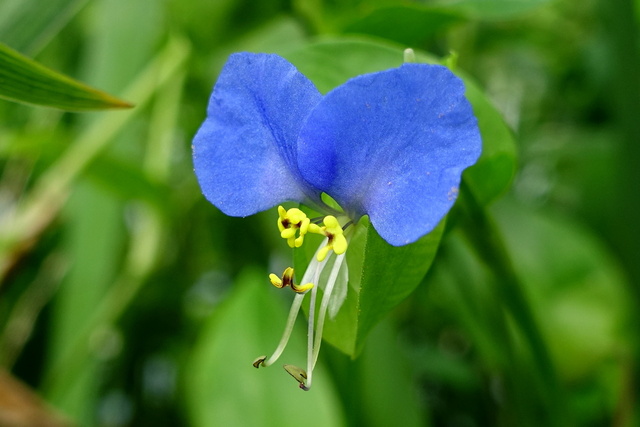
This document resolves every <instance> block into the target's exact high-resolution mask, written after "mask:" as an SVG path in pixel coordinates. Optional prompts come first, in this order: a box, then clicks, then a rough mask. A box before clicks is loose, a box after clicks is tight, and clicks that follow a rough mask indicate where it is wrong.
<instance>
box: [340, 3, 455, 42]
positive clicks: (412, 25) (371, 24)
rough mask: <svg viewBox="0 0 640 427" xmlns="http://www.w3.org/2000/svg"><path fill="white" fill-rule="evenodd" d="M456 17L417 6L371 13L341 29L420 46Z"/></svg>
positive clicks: (451, 22) (442, 10)
mask: <svg viewBox="0 0 640 427" xmlns="http://www.w3.org/2000/svg"><path fill="white" fill-rule="evenodd" d="M462 20H463V18H462V16H461V15H460V14H456V13H454V12H450V11H448V10H445V9H434V8H433V7H426V6H423V5H418V4H407V5H404V6H393V7H383V8H379V9H375V10H373V11H372V12H371V13H369V14H367V15H365V16H364V17H362V18H361V19H359V20H357V21H355V22H352V23H350V24H349V25H348V26H346V27H345V28H344V32H346V33H360V34H368V35H372V36H377V37H381V38H385V39H388V40H393V41H395V42H398V43H403V44H406V45H408V46H419V45H423V44H424V42H425V41H427V40H428V39H429V38H431V37H433V36H434V35H435V34H436V33H438V32H440V31H442V30H444V29H445V28H447V27H449V26H451V25H452V24H455V23H457V22H460V21H462Z"/></svg>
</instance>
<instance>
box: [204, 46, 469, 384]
mask: <svg viewBox="0 0 640 427" xmlns="http://www.w3.org/2000/svg"><path fill="white" fill-rule="evenodd" d="M480 151H481V140H480V133H479V131H478V126H477V121H476V118H475V117H474V115H473V111H472V109H471V105H470V104H469V102H468V101H467V99H466V98H465V97H464V85H463V84H462V81H461V80H460V79H458V78H457V77H456V76H454V75H453V73H451V72H450V71H449V70H448V69H447V68H445V67H442V66H439V65H427V64H404V65H402V66H401V67H398V68H394V69H391V70H387V71H381V72H378V73H372V74H366V75H362V76H359V77H356V78H353V79H351V80H349V81H347V82H346V83H344V84H343V85H341V86H338V87H337V88H335V89H334V90H332V91H330V92H329V93H327V94H326V95H322V94H321V93H320V92H318V90H317V89H316V88H315V86H314V85H313V83H311V81H310V80H309V79H307V78H306V77H305V76H304V75H302V74H301V73H300V72H299V71H298V70H296V68H295V67H294V66H293V65H291V64H290V63H289V62H287V61H286V60H285V59H283V58H281V57H279V56H277V55H266V54H252V53H239V54H234V55H232V56H231V57H230V58H229V60H228V62H227V64H226V65H225V66H224V68H223V70H222V72H221V74H220V77H219V78H218V82H217V83H216V85H215V87H214V89H213V94H212V95H211V100H210V101H209V107H208V112H207V118H206V120H205V121H204V123H203V124H202V126H201V127H200V130H199V131H198V133H197V134H196V136H195V138H194V141H193V158H194V165H195V172H196V175H197V177H198V181H199V183H200V186H201V188H202V191H203V193H204V195H205V196H206V198H207V199H208V200H209V201H210V202H211V203H213V204H214V205H215V206H217V207H218V208H219V209H220V210H222V212H224V213H225V214H227V215H232V216H247V215H252V214H254V213H257V212H260V211H262V210H265V209H269V208H271V207H274V206H276V205H279V204H280V203H282V202H285V201H294V202H299V203H302V204H306V205H308V206H310V207H312V208H314V209H315V210H316V211H318V212H322V213H325V214H328V215H326V216H325V217H324V218H323V219H310V218H308V217H307V216H306V214H305V213H304V212H303V211H302V210H300V209H297V208H291V209H289V210H285V209H284V208H283V207H282V206H279V207H278V220H277V225H278V229H279V231H280V235H281V237H283V238H284V239H286V240H287V243H288V244H289V246H291V247H299V246H301V245H302V244H303V241H304V237H305V234H307V233H316V234H322V235H324V236H325V237H326V238H325V239H324V241H323V243H322V244H321V245H320V247H319V248H318V250H317V251H316V256H314V257H313V258H312V260H311V262H310V264H309V266H308V268H307V270H306V272H305V273H304V275H303V276H302V280H301V283H300V284H296V283H295V281H294V276H295V275H294V271H293V268H291V267H289V268H287V269H286V270H285V271H284V273H283V274H282V276H281V277H279V276H277V275H275V274H271V275H270V276H269V280H270V281H271V283H272V284H273V285H274V286H276V287H277V288H285V287H290V288H291V289H293V291H294V292H296V297H295V298H294V300H293V304H292V306H291V311H290V314H289V317H288V320H287V326H286V327H285V330H284V333H283V335H282V338H281V340H280V343H279V344H278V346H277V348H276V350H275V351H274V353H273V354H272V355H271V356H270V357H267V356H260V357H259V358H257V359H256V360H255V361H254V363H253V366H255V367H256V368H258V367H260V366H265V367H266V366H269V365H271V364H273V363H274V362H275V361H276V360H277V359H278V358H279V357H280V355H281V354H282V352H283V351H284V349H285V347H286V345H287V342H288V340H289V336H290V334H291V331H292V330H293V324H294V322H295V319H296V317H297V315H298V312H299V310H300V307H301V305H302V301H303V299H304V298H305V295H306V294H307V293H310V294H311V301H310V303H309V307H310V308H309V323H308V333H307V340H308V354H307V368H306V371H305V370H303V369H300V368H298V367H296V366H293V365H285V369H286V370H287V372H288V373H289V374H291V376H292V377H294V378H295V379H296V380H297V381H298V382H299V383H300V388H301V389H303V390H309V389H310V388H311V384H312V373H313V369H314V366H315V364H316V361H317V359H318V354H319V351H320V345H321V342H322V331H323V325H324V322H325V318H326V315H327V314H329V316H330V317H333V316H335V315H336V313H337V312H338V310H339V309H340V306H341V305H342V302H343V301H344V299H345V298H346V295H347V292H346V290H347V287H346V286H347V283H346V282H347V281H348V267H347V262H346V257H345V251H346V250H347V246H348V241H349V238H350V237H351V236H350V235H348V231H346V232H345V230H346V229H347V228H349V226H350V225H351V224H355V223H357V222H358V220H359V219H360V218H361V217H362V216H364V215H368V216H369V219H370V221H371V224H372V225H373V227H374V228H375V229H376V231H377V232H378V233H379V234H380V236H381V237H382V238H384V239H385V240H386V241H387V242H389V243H390V244H392V245H396V246H400V245H405V244H408V243H412V242H415V241H416V240H418V239H419V238H420V237H421V236H423V235H425V234H427V233H429V232H430V231H431V230H433V228H434V227H435V226H436V225H437V224H438V222H440V220H441V219H442V218H443V217H444V216H445V215H446V214H447V212H448V211H449V209H450V208H451V206H452V205H453V203H454V202H455V199H456V197H457V195H458V185H459V184H460V177H461V174H462V171H463V170H464V169H465V168H466V167H468V166H470V165H472V164H474V163H475V162H476V160H477V159H478V157H479V155H480ZM323 193H325V194H327V195H329V196H331V197H332V198H333V199H334V201H336V202H337V203H338V204H339V206H340V208H341V209H336V208H335V207H331V206H329V205H327V204H325V202H324V201H323V197H322V195H323ZM349 231H351V230H349ZM334 255H335V256H334ZM325 268H327V269H328V270H330V272H329V274H322V273H323V271H324V269H325ZM321 282H323V283H321ZM318 287H323V289H324V292H323V295H322V301H321V303H320V306H319V308H316V296H317V290H318ZM316 311H317V313H316ZM316 314H317V321H316V320H315V319H316Z"/></svg>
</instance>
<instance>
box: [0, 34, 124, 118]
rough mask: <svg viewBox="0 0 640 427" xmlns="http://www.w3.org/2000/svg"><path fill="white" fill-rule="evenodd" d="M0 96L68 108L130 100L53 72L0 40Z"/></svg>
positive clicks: (114, 105) (113, 104) (99, 106)
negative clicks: (124, 99) (118, 97)
mask: <svg viewBox="0 0 640 427" xmlns="http://www.w3.org/2000/svg"><path fill="white" fill-rule="evenodd" d="M0 97H1V98H5V99H9V100H11V101H17V102H25V103H29V104H37V105H45V106H48V107H55V108H60V109H62V110H69V111H85V110H100V109H106V108H129V107H131V104H129V103H127V102H125V101H122V100H120V99H117V98H115V97H113V96H111V95H109V94H107V93H105V92H101V91H99V90H97V89H94V88H91V87H89V86H86V85H84V84H82V83H80V82H77V81H75V80H73V79H71V78H69V77H67V76H64V75H62V74H59V73H56V72H55V71H52V70H50V69H48V68H46V67H44V66H42V65H40V64H38V63H37V62H35V61H33V60H31V59H29V58H27V57H26V56H23V55H22V54H20V53H18V52H16V51H14V50H13V49H11V48H9V47H8V46H6V45H4V44H2V43H0Z"/></svg>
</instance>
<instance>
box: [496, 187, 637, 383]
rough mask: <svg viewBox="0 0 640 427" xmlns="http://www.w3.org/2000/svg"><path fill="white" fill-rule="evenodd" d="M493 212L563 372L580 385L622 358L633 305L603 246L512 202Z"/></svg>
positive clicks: (576, 227)
mask: <svg viewBox="0 0 640 427" xmlns="http://www.w3.org/2000/svg"><path fill="white" fill-rule="evenodd" d="M495 211H496V213H497V215H496V217H497V219H498V220H499V225H500V227H501V229H502V230H503V231H504V236H505V243H506V244H507V248H508V250H509V252H510V253H512V254H513V261H514V267H515V269H516V271H517V272H518V275H519V276H520V277H521V278H522V281H523V284H524V285H525V289H526V291H527V294H528V296H529V299H530V301H531V306H532V310H533V312H534V313H535V315H536V318H537V319H538V321H539V323H540V327H541V329H542V332H543V334H544V336H545V339H546V341H547V342H548V345H549V349H550V352H551V355H552V357H553V359H554V362H555V365H556V366H557V367H558V368H559V371H560V374H561V375H562V376H563V377H564V378H565V379H567V380H572V381H577V380H579V379H580V378H584V377H585V376H587V375H589V374H590V373H591V372H593V371H594V370H596V369H598V368H599V367H601V363H602V362H603V361H604V360H607V359H608V358H613V357H616V354H617V352H618V350H619V348H620V346H621V345H622V342H623V340H624V338H623V331H624V329H623V328H624V324H625V322H626V320H627V319H628V315H629V308H630V307H629V305H628V303H627V301H630V299H629V296H628V295H627V293H626V289H625V282H624V277H623V275H622V272H621V271H620V269H619V266H618V265H616V263H615V261H614V260H613V259H612V258H611V256H610V254H609V253H608V252H607V248H606V247H604V245H603V243H602V242H601V241H600V240H599V239H598V238H597V237H596V236H595V235H593V233H592V232H591V231H590V230H588V229H586V228H584V227H583V226H582V225H581V224H580V223H579V222H576V221H575V220H569V219H567V218H563V217H561V216H559V215H557V214H555V215H552V214H551V213H550V212H545V211H539V212H532V211H531V210H530V209H526V207H525V206H522V205H520V204H518V203H515V202H513V201H510V200H508V199H507V200H504V201H501V202H500V203H498V204H496V209H495Z"/></svg>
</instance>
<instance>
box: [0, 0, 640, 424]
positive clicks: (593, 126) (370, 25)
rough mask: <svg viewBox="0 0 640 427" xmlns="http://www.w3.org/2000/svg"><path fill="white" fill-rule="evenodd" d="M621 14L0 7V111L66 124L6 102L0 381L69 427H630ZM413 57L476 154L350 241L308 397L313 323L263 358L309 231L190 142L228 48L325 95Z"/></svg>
mask: <svg viewBox="0 0 640 427" xmlns="http://www.w3.org/2000/svg"><path fill="white" fill-rule="evenodd" d="M603 1H604V0H603ZM620 3H625V5H626V7H624V8H623V7H617V6H615V5H614V4H613V3H612V4H611V5H610V4H609V3H607V4H604V3H603V2H600V3H598V2H597V1H592V2H586V3H585V2H581V3H575V2H571V1H569V0H558V1H556V2H549V1H546V0H521V1H515V0H461V1H449V0H440V1H432V2H411V1H401V2H398V1H387V0H371V1H362V0H350V1H337V0H324V1H323V0H296V1H293V2H284V1H280V2H254V1H249V0H224V1H215V2H210V1H205V0H194V1H191V2H184V1H177V0H176V1H174V0H171V1H167V2H157V1H153V0H144V1H139V2H130V1H126V0H96V1H93V2H88V1H85V0H51V1H47V2H41V1H39V0H8V1H5V2H2V3H0V40H2V42H3V43H6V45H7V46H11V48H12V49H15V51H14V50H12V49H9V48H7V47H5V45H0V96H2V97H4V98H6V99H11V100H17V101H20V102H21V103H36V104H39V105H47V106H53V107H57V109H56V108H54V109H49V108H39V107H32V106H30V105H23V104H20V103H15V102H7V101H5V100H4V99H3V100H0V277H1V279H0V286H1V287H0V367H1V368H2V369H3V370H6V371H9V372H11V374H12V375H13V376H15V377H18V378H20V379H21V380H23V381H24V382H25V383H26V384H28V386H29V387H30V388H31V389H33V390H35V391H36V392H37V393H38V394H40V395H41V396H43V398H44V399H45V400H46V401H47V402H49V403H50V404H51V405H52V406H53V407H55V408H56V409H55V410H56V411H59V412H62V413H63V414H64V415H65V416H66V417H68V418H69V419H71V420H73V421H75V423H77V424H78V425H105V426H129V425H136V426H137V425H194V426H209V425H230V426H234V425H256V426H261V425H265V426H271V425H278V426H279V425H300V424H305V425H323V426H324V425H332V426H333V425H338V426H339V425H372V426H384V425H391V424H394V423H396V424H400V425H408V426H419V425H497V426H511V425H519V426H538V425H557V426H566V425H585V426H586V425H589V426H593V425H612V424H616V425H634V422H637V420H638V419H639V418H638V417H639V414H638V409H637V408H638V405H637V397H636V396H635V394H634V393H633V391H632V390H633V388H634V387H635V386H637V384H638V378H637V372H639V371H640V370H639V369H638V364H639V361H640V350H639V349H640V340H639V339H638V336H637V333H636V330H637V325H639V324H640V316H639V315H638V313H637V312H638V310H636V309H635V307H636V306H637V305H638V303H640V299H639V298H638V296H639V295H640V291H638V289H639V288H638V287H637V283H640V278H638V277H636V276H637V274H636V272H637V271H638V270H637V262H636V260H635V258H634V254H635V253H637V252H633V251H632V248H634V247H636V246H634V244H637V242H635V240H639V239H635V237H634V236H635V234H634V232H635V228H634V226H633V224H637V223H638V222H639V221H640V217H638V212H637V210H634V209H633V206H634V205H633V204H631V203H630V202H629V201H633V200H635V199H633V191H631V190H629V189H630V188H631V189H632V188H633V185H634V184H633V183H631V184H629V183H627V182H626V181H625V180H624V177H633V176H635V175H634V174H636V173H637V168H636V166H635V165H634V163H633V161H634V158H635V157H634V156H632V155H627V154H625V155H621V154H620V153H633V150H631V151H629V150H627V148H628V147H634V144H632V142H633V143H635V141H637V138H636V139H634V138H633V135H634V134H633V132H634V129H633V126H635V125H634V123H635V122H636V121H635V119H633V111H634V110H633V106H634V105H637V91H634V90H633V87H637V86H634V85H635V84H637V79H638V75H637V73H634V72H633V69H634V67H632V66H629V65H628V64H634V63H635V64H637V60H638V52H640V50H639V49H637V44H633V43H634V41H637V40H639V39H638V37H637V34H638V32H637V31H638V16H640V15H638V14H637V12H638V10H637V9H638V2H637V1H635V7H636V10H635V12H636V13H635V15H634V14H633V13H628V12H624V11H628V10H629V9H630V8H631V6H630V5H631V3H633V2H630V1H627V0H625V1H621V2H620ZM616 4H617V3H616ZM605 12H606V13H605ZM623 12H624V13H625V15H624V18H625V19H624V20H623V19H618V18H621V17H618V18H616V16H615V15H616V13H623ZM634 19H635V21H633V23H632V22H631V21H632V20H634ZM616 22H624V23H625V25H613V24H612V23H616ZM620 40H624V41H625V44H624V46H623V45H622V44H618V41H620ZM406 47H412V48H414V49H415V51H416V60H417V61H420V62H430V63H444V64H446V65H447V66H449V67H452V70H453V71H454V72H455V73H456V74H457V75H459V76H460V77H461V78H462V79H463V80H464V82H465V85H466V88H467V92H466V94H467V97H468V98H469V100H470V101H471V103H472V105H473V108H474V112H475V114H476V115H477V117H478V122H479V126H480V129H481V133H482V139H483V152H482V156H481V158H480V160H479V161H478V163H477V164H476V165H474V166H473V167H471V168H469V169H468V170H467V171H465V173H464V176H463V178H464V180H463V181H464V182H463V184H462V185H461V189H460V197H459V199H458V202H457V203H456V205H455V206H454V209H453V210H452V212H451V214H450V215H449V216H448V217H447V219H446V220H445V221H443V223H442V224H440V226H438V228H437V229H436V230H434V231H433V232H432V233H431V234H429V235H427V236H425V237H424V238H422V239H421V240H420V241H418V242H416V243H415V244H412V245H409V246H405V247H399V248H396V247H391V246H389V245H387V244H386V243H385V242H384V241H382V239H381V238H380V237H379V236H378V235H377V233H376V232H375V230H374V229H373V227H371V226H370V225H369V224H368V222H367V220H366V218H365V219H364V220H363V221H362V222H361V223H360V224H359V225H358V227H357V231H356V235H355V236H354V238H353V240H352V242H351V246H350V248H349V250H348V251H347V259H348V265H349V283H348V287H347V298H346V300H345V302H344V303H343V305H342V307H341V308H340V310H339V311H338V312H337V315H336V317H335V318H334V319H329V320H328V323H327V324H326V325H325V330H324V337H325V341H326V342H325V344H324V345H323V348H322V351H321V353H320V357H319V359H318V366H317V368H318V369H317V371H316V372H315V373H316V375H315V377H314V386H313V389H312V390H311V391H310V392H308V393H304V392H302V391H300V390H299V389H298V388H297V384H296V382H295V381H294V380H293V379H291V378H290V377H289V375H287V373H286V372H285V371H284V370H283V369H282V368H281V366H280V365H281V364H282V363H287V364H289V363H292V364H295V365H297V366H304V360H305V354H306V345H305V338H306V337H305V332H306V319H305V316H304V315H303V314H302V313H301V314H300V315H299V316H298V317H299V318H298V320H297V322H298V323H297V324H296V326H295V328H294V330H293V337H292V340H291V343H290V345H289V347H287V349H286V350H285V353H284V354H283V356H282V359H281V360H282V363H276V364H275V365H274V366H271V367H269V368H260V369H258V370H256V369H254V368H253V367H252V366H251V361H252V360H253V359H254V358H255V357H257V356H260V355H261V354H265V353H269V352H270V351H273V349H274V347H275V346H276V345H277V342H278V339H279V336H280V333H281V331H282V328H283V326H284V323H285V321H286V314H287V305H288V303H289V302H290V299H291V298H292V295H291V293H289V291H286V290H278V289H275V288H273V287H271V286H270V285H269V282H268V279H267V274H268V273H269V272H276V273H279V272H280V271H282V268H283V267H284V266H288V265H291V263H292V262H293V260H292V257H295V267H296V276H297V277H298V279H300V278H301V277H302V272H303V271H304V268H305V267H306V265H307V264H308V261H309V259H310V257H311V255H312V252H313V250H314V248H313V247H312V246H313V245H314V243H317V241H316V242H314V241H313V240H312V239H309V242H308V243H309V244H306V245H305V247H303V248H302V249H301V250H296V251H294V254H293V255H292V252H291V251H290V250H289V249H288V248H287V247H286V244H284V242H283V241H282V239H280V237H279V235H278V231H277V229H276V227H275V226H274V225H275V224H274V223H275V217H276V213H275V212H274V211H273V210H272V211H268V212H265V213H261V214H258V215H255V216H253V217H250V218H228V217H225V216H224V215H222V214H221V213H220V212H218V211H217V210H216V209H215V208H214V207H213V206H211V205H210V204H209V203H207V202H206V201H205V200H204V199H203V197H202V195H201V194H200V191H199V188H198V186H197V183H196V182H195V179H194V176H193V172H192V165H191V160H190V140H191V138H192V137H193V135H194V133H195V132H196V130H197V128H198V126H199V125H200V123H201V121H202V119H203V118H204V115H205V109H206V104H207V100H208V97H209V94H210V91H211V88H212V86H213V84H214V82H215V80H216V74H217V72H218V71H219V69H220V67H221V66H222V64H223V63H224V61H225V60H226V57H227V56H228V54H230V53H231V52H234V51H262V52H276V53H279V54H282V55H283V56H285V57H286V58H287V59H289V60H290V61H292V62H293V63H294V64H295V65H296V66H297V67H298V68H299V69H300V71H302V72H303V73H304V74H306V75H307V76H309V78H311V79H312V80H313V81H314V83H315V84H316V85H317V87H318V88H319V89H320V90H321V91H322V92H323V93H324V92H327V91H329V90H331V89H332V88H334V87H335V86H337V85H339V84H341V83H343V82H344V81H346V80H347V79H349V78H351V77H353V76H356V75H359V74H362V73H367V72H372V71H378V70H383V69H387V68H390V67H396V66H398V65H400V64H401V63H402V61H403V50H404V48H406ZM18 52H20V53H18ZM24 55H28V56H29V57H32V58H34V59H33V60H30V59H26V58H25V57H24ZM634 61H636V62H634ZM50 68H51V69H58V70H64V74H67V75H73V76H77V77H78V79H80V80H82V81H85V82H87V83H88V84H89V85H91V86H94V87H100V88H104V89H105V90H107V91H109V92H111V93H115V94H119V95H121V96H122V97H123V99H126V100H128V101H130V102H131V103H132V104H134V105H135V107H134V108H131V109H127V110H124V111H100V112H94V113H92V114H91V115H85V114H82V115H79V114H75V113H67V112H65V111H67V110H74V111H76V110H88V109H102V108H107V107H118V106H120V107H123V106H125V103H123V101H120V100H118V99H115V98H113V97H112V96H110V95H107V94H105V93H103V92H99V91H96V90H95V89H92V88H90V87H89V86H86V85H84V84H80V83H77V82H75V81H74V80H71V79H69V78H68V77H65V76H62V75H61V74H58V73H54V72H52V71H51V70H50ZM634 79H635V80H634ZM634 82H635V83H634ZM625 88H626V89H625ZM629 106H631V107H629ZM629 117H631V119H629ZM620 135H627V139H628V141H626V140H625V141H626V142H624V141H623V139H622V137H620ZM635 145H637V144H635ZM625 147H627V148H625ZM625 150H626V151H625ZM627 169H629V170H627ZM621 190H625V191H626V193H622V194H621V193H620V191H621ZM627 202H629V203H627ZM636 228H637V227H636ZM634 239H635V240H634ZM629 260H631V261H629ZM320 295H322V291H321V290H320ZM307 310H308V307H307ZM14 395H16V394H15V393H14ZM45 417H47V418H50V419H53V417H52V416H51V415H49V414H46V413H45Z"/></svg>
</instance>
